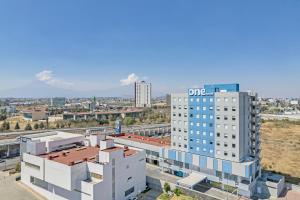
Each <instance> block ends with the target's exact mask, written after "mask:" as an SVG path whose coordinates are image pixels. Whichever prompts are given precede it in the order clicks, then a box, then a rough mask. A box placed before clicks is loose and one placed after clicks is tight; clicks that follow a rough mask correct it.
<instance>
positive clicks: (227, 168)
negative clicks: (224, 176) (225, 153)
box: [222, 160, 232, 174]
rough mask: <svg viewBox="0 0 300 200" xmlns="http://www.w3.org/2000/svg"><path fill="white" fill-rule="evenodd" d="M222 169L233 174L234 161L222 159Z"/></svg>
mask: <svg viewBox="0 0 300 200" xmlns="http://www.w3.org/2000/svg"><path fill="white" fill-rule="evenodd" d="M222 171H223V172H225V173H228V174H232V163H231V161H227V160H223V161H222Z"/></svg>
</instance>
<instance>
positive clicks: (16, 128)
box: [15, 122, 20, 130]
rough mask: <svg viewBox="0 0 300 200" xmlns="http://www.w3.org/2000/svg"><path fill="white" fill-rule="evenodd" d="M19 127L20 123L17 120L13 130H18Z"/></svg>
mask: <svg viewBox="0 0 300 200" xmlns="http://www.w3.org/2000/svg"><path fill="white" fill-rule="evenodd" d="M19 129H20V125H19V122H17V123H16V125H15V130H19Z"/></svg>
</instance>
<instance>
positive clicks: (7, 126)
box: [2, 121, 10, 130]
mask: <svg viewBox="0 0 300 200" xmlns="http://www.w3.org/2000/svg"><path fill="white" fill-rule="evenodd" d="M2 129H3V130H9V129H10V124H9V122H6V121H4V122H3V124H2Z"/></svg>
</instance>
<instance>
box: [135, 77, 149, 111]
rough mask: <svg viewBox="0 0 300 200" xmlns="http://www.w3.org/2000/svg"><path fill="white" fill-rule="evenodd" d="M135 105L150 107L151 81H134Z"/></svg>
mask: <svg viewBox="0 0 300 200" xmlns="http://www.w3.org/2000/svg"><path fill="white" fill-rule="evenodd" d="M134 98H135V107H138V108H143V107H151V83H146V82H145V81H141V82H135V83H134Z"/></svg>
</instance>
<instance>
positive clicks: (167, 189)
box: [164, 182, 171, 193]
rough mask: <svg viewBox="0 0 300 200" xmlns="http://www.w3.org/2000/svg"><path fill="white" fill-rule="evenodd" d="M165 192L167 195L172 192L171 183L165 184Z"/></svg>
mask: <svg viewBox="0 0 300 200" xmlns="http://www.w3.org/2000/svg"><path fill="white" fill-rule="evenodd" d="M164 191H165V192H166V193H168V192H170V191H171V187H170V184H169V183H167V182H165V184H164Z"/></svg>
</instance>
